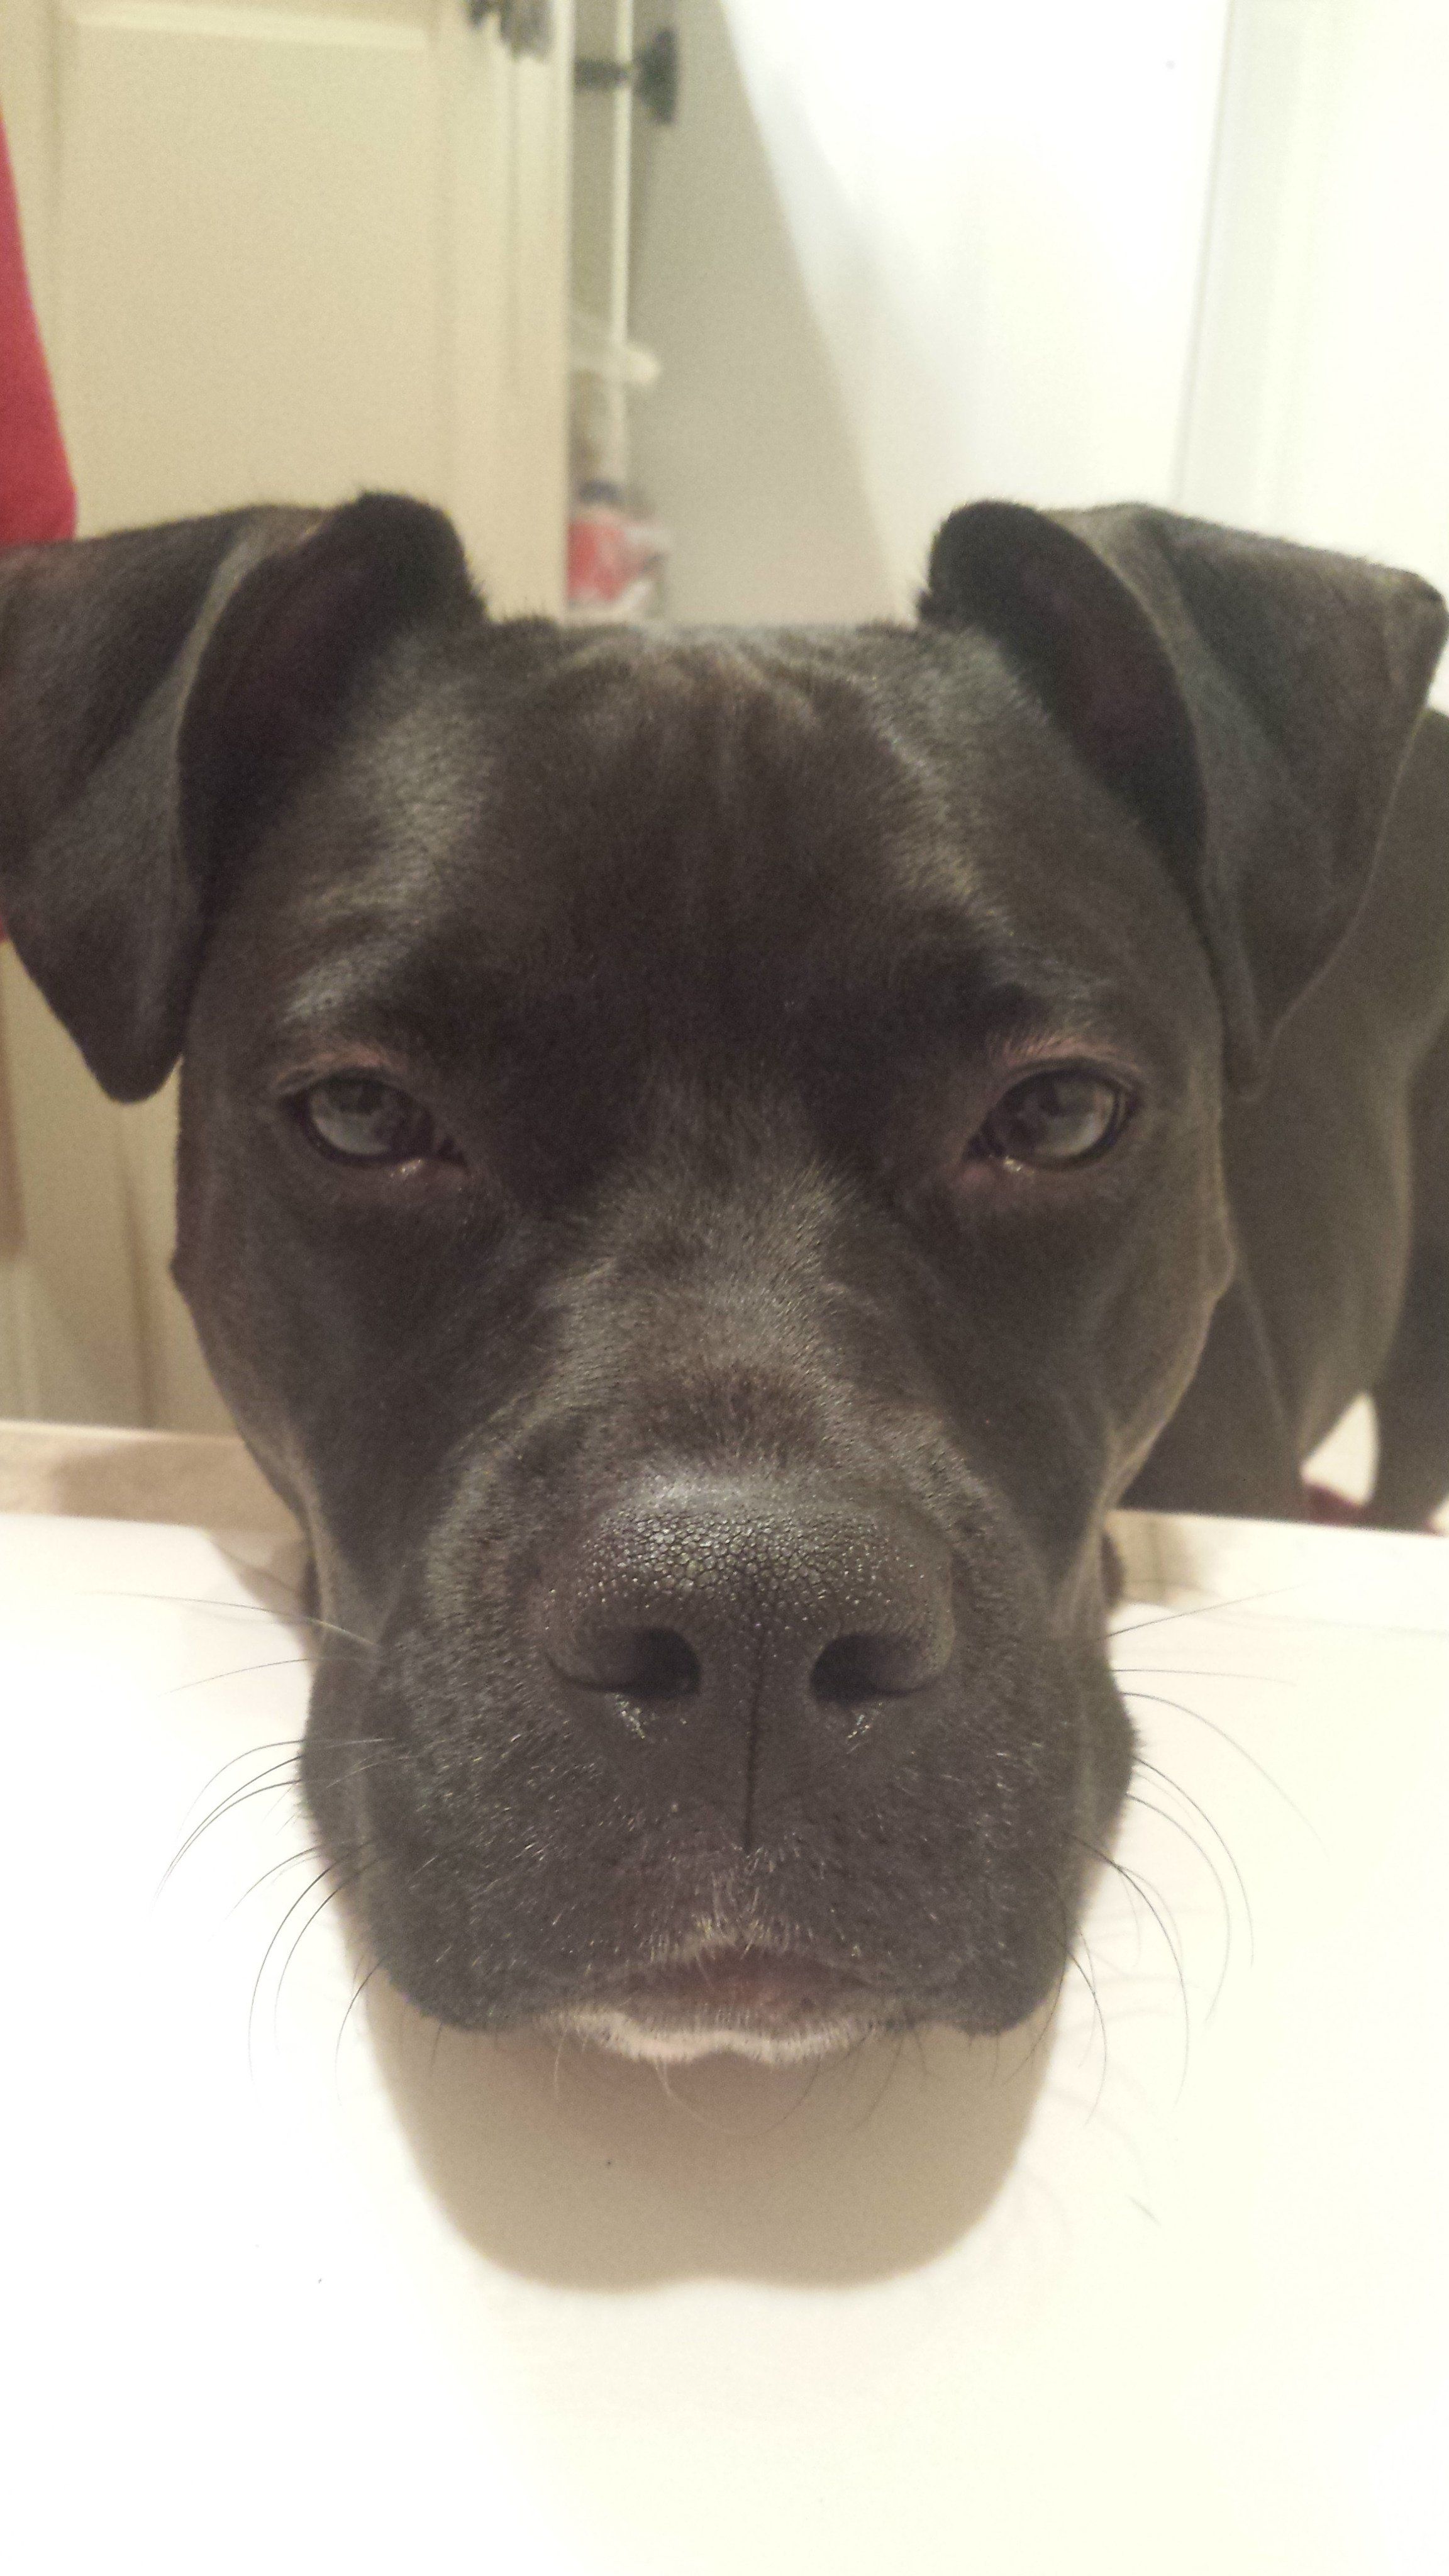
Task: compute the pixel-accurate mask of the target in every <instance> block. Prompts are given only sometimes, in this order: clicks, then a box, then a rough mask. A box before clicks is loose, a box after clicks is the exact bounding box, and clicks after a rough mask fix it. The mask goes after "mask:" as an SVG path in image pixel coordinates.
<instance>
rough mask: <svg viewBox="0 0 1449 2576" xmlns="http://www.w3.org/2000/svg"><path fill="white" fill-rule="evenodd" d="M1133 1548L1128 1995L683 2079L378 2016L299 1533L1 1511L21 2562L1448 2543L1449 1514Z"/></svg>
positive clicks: (611, 2561) (13, 2506)
mask: <svg viewBox="0 0 1449 2576" xmlns="http://www.w3.org/2000/svg"><path fill="white" fill-rule="evenodd" d="M1123 1529H1124V1534H1125V1539H1126V1545H1127V1552H1128V1558H1129V1564H1130V1568H1131V1572H1132V1587H1133V1592H1134V1595H1135V1596H1136V1597H1135V1598H1134V1599H1133V1600H1132V1601H1131V1602H1129V1603H1128V1604H1127V1605H1126V1606H1125V1607H1124V1609H1123V1611H1122V1612H1121V1614H1120V1616H1119V1626H1120V1629H1121V1632H1122V1633H1121V1635H1120V1637H1119V1640H1118V1648H1117V1653H1118V1660H1119V1663H1120V1664H1121V1666H1122V1667H1123V1670H1124V1672H1125V1673H1126V1674H1127V1675H1128V1676H1129V1679H1128V1685H1127V1686H1128V1687H1129V1688H1131V1689H1132V1690H1133V1691H1134V1692H1136V1693H1139V1694H1140V1696H1139V1697H1137V1698H1136V1699H1134V1702H1133V1706H1134V1710H1135V1713H1136V1715H1137V1717H1138V1719H1139V1722H1140V1725H1141V1730H1142V1736H1143V1749H1144V1754H1145V1756H1146V1758H1147V1760H1148V1761H1150V1762H1151V1763H1153V1764H1154V1765H1156V1766H1158V1767H1157V1769H1155V1770H1153V1771H1151V1772H1148V1771H1144V1772H1143V1773H1142V1774H1141V1776H1140V1778H1139V1782H1138V1789H1139V1792H1140V1796H1141V1800H1142V1803H1141V1804H1138V1805H1134V1806H1133V1807H1132V1808H1131V1809H1130V1810H1129V1818H1128V1823H1127V1826H1126V1829H1125V1832H1124V1834H1123V1836H1122V1839H1121V1842H1120V1845H1119V1856H1120V1858H1121V1859H1122V1861H1123V1862H1124V1864H1125V1865H1126V1867H1127V1868H1128V1869H1129V1870H1130V1871H1131V1872H1132V1874H1133V1877H1134V1879H1136V1880H1137V1881H1138V1882H1140V1886H1139V1887H1134V1886H1133V1885H1132V1884H1130V1883H1128V1882H1126V1881H1124V1880H1122V1879H1113V1878H1109V1879H1108V1880H1107V1882H1106V1885H1105V1886H1104V1888H1103V1890H1102V1892H1101V1894H1100V1895H1099V1897H1098V1899H1097V1901H1096V1904H1095V1908H1094V1911H1093V1913H1092V1916H1091V1919H1090V1921H1089V1924H1088V1927H1087V1937H1086V1940H1085V1943H1084V1944H1083V1945H1082V1947H1081V1953H1080V1955H1081V1956H1082V1959H1083V1963H1084V1966H1085V1965H1086V1964H1088V1963H1089V1964H1090V1968H1091V1972H1092V1976H1093V1980H1094V1984H1095V2000H1094V1998H1093V1995H1092V1993H1091V1992H1090V1991H1089V1988H1088V1985H1087V1983H1086V1979H1085V1977H1084V1976H1083V1975H1081V1974H1077V1973H1073V1974H1072V1976H1071V1977H1069V1979H1068V1982H1067V1985H1066V1988H1065V1990H1064V1993H1063V1997H1062V2001H1061V2005H1060V2008H1059V2011H1058V2014H1057V2017H1056V2021H1055V2023H1054V2025H1053V2027H1052V2029H1051V2031H1050V2033H1049V2034H1047V2035H1046V2036H1045V2037H1043V2038H1042V2039H1041V2040H1040V2041H1039V2044H1038V2045H1037V2046H1036V2048H1035V2050H1034V2051H1032V2050H1029V2048H1028V2045H1027V2043H1026V2041H1025V2040H1023V2039H1022V2038H1020V2037H1014V2038H1012V2039H1009V2040H1007V2041H1004V2042H1002V2043H1001V2044H1000V2045H999V2046H994V2045H993V2046H977V2047H971V2046H968V2045H967V2044H965V2043H964V2042H961V2041H958V2040H955V2039H952V2038H949V2037H946V2036H943V2035H939V2034H938V2035H933V2036H931V2037H929V2038H928V2039H927V2040H926V2041H925V2042H924V2043H923V2044H922V2045H921V2046H919V2047H917V2046H915V2045H910V2046H906V2047H904V2048H902V2049H899V2050H898V2049H897V2048H896V2047H895V2046H894V2045H892V2046H890V2047H888V2048H882V2049H879V2050H877V2051H874V2052H871V2051H867V2052H865V2053H863V2054H862V2055H861V2056H858V2057H856V2058H855V2059H852V2060H850V2061H848V2062H846V2063H844V2064H842V2065H840V2066H834V2067H827V2068H826V2069H825V2070H824V2071H822V2072H819V2073H817V2074H816V2075H815V2077H814V2079H813V2081H812V2080H810V2079H809V2078H808V2076H807V2075H805V2074H801V2073H798V2072H795V2073H790V2072H785V2073H779V2074H767V2073H765V2072H763V2071H760V2070H754V2069H750V2068H746V2067H742V2066H738V2065H735V2064H733V2063H732V2062H729V2061H717V2062H715V2063H713V2064H711V2065H707V2066H704V2067H700V2068H695V2069H686V2070H679V2071H677V2072H676V2073H675V2075H674V2077H673V2079H672V2093H671V2094H670V2095H666V2093H665V2091H664V2089H663V2087H662V2086H661V2084H660V2082H659V2081H658V2080H657V2079H656V2077H655V2076H654V2075H653V2074H652V2073H650V2072H649V2070H647V2069H642V2068H637V2067H626V2066H622V2065H616V2064H614V2063H613V2062H612V2061H609V2060H605V2059H602V2058H598V2057H591V2056H584V2055H576V2054H571V2053H566V2054H565V2055H563V2056H561V2057H557V2058H556V2057H555V2055H554V2053H553V2052H552V2051H551V2050H545V2049H542V2048H540V2047H538V2046H537V2045H535V2044H532V2043H526V2042H518V2041H515V2042H510V2043H491V2044H490V2043H482V2042H475V2041H470V2040H466V2039H461V2038H459V2037H458V2036H456V2035H453V2034H443V2035H441V2036H440V2035H439V2034H438V2033H437V2032H436V2031H435V2030H434V2029H433V2028H432V2026H431V2025H423V2024H421V2023H418V2022H416V2021H411V2020H409V2018H408V2016H407V2015H406V2014H405V2013H404V2012H403V2011H402V2010H401V2009H400V2008H398V2007H396V2006H394V2005H392V2004H390V2003H389V2001H388V1999H387V1997H386V1994H385V1992H384V1990H383V1988H382V1986H381V1981H380V1980H374V1982H373V1983H372V1985H371V1986H370V1987H368V1988H367V1990H366V1992H365V1993H364V1994H363V1995H362V1997H361V1999H360V2000H359V2001H358V2002H357V2003H356V2004H355V2006H354V2007H353V2009H352V2010H351V2011H350V2012H349V2011H348V2004H349V1998H350V1997H351V1996H352V1995H353V1992H354V1988H355V1985H356V1972H355V1970H354V1968H353V1966H352V1964H351V1962H350V1960H349V1958H348V1956H347V1954H346V1951H345V1948H344V1945H343V1942H342V1940H341V1937H340V1934H339V1930H338V1926H337V1914H336V1908H335V1907H333V1908H329V1909H328V1910H327V1911H325V1912H323V1913H321V1914H320V1915H319V1914H316V1913H315V1911H314V1909H315V1908H316V1906H317V1904H318V1902H319V1899H320V1898H321V1897H322V1896H323V1895H324V1894H325V1892H326V1891H325V1886H322V1885H317V1886H314V1885H313V1882H314V1880H315V1878H316V1873H317V1870H318V1868H319V1866H320V1864H319V1863H318V1861H317V1860H316V1859H315V1858H313V1857H311V1856H310V1853H309V1848H308V1846H309V1839H310V1838H309V1834H308V1829H307V1827H306V1824H305V1822H304V1821H303V1818H302V1816H301V1813H300V1811H299V1808H298V1806H297V1803H296V1800H295V1797H294V1795H293V1793H292V1791H291V1789H290V1788H289V1786H288V1769H287V1765H288V1763H289V1758H290V1748H291V1746H292V1744H293V1742H294V1740H295V1737H296V1735H297V1733H298V1731H299V1729H300V1726H301V1723H302V1717H303V1712H304V1705H305V1696H306V1681H307V1674H306V1669H305V1666H304V1664H303V1662H302V1661H301V1660H300V1658H301V1651H302V1650H301V1642H300V1639H301V1632H300V1631H299V1630H297V1629H295V1628H293V1627H289V1626H288V1624H287V1621H286V1617H285V1607H286V1602H287V1598H288V1595H287V1592H286V1588H285V1586H286V1580H287V1574H288V1566H289V1560H288V1551H287V1547H286V1543H285V1542H284V1541H282V1540H280V1539H279V1538H277V1537H275V1536H273V1537H270V1538H268V1537H267V1536H265V1535H264V1534H263V1533H261V1532H260V1531H258V1532H254V1533H253V1534H252V1535H251V1536H250V1537H247V1536H245V1535H243V1536H232V1537H230V1538H225V1539H220V1540H218V1539H215V1538H210V1537H206V1536H203V1535H202V1534H201V1533H199V1532H197V1531H195V1530H190V1529H187V1528H184V1527H161V1526H151V1525H148V1524H146V1523H143V1522H129V1523H125V1522H107V1521H90V1520H80V1519H74V1518H57V1517H49V1516H44V1517H42V1516H37V1517H34V1518H25V1517H22V1516H13V1517H9V1518H3V1519H0V1709H3V1724H4V1730H5V1764H4V1781H5V1795H4V1817H5V1824H4V1832H5V1841H6V1849H5V1856H4V1867H3V1871H0V1882H3V1889H4V1905H5V1911H6V1918H7V1920H6V1930H5V1957H6V1960H7V1962H8V1976H7V1981H6V1982H7V1989H8V1991H7V1994H6V2003H5V2015H4V2024H3V2028H4V2035H5V2059H6V2065H7V2071H8V2076H9V2085H8V2093H9V2102H10V2108H9V2112H8V2116H7V2118H6V2121H5V2123H4V2128H3V2145H0V2156H3V2160H4V2168H5V2171H4V2184H5V2205H6V2208H7V2211H8V2215H9V2222H10V2224H9V2238H10V2242H9V2246H8V2250H7V2253H6V2257H5V2263H4V2269H5V2273H6V2275H7V2276H8V2277H7V2283H6V2288H5V2291H4V2303H5V2310H6V2329H5V2343H6V2346H7V2348H8V2352H9V2357H10V2362H11V2367H12V2369H13V2372H14V2379H13V2384H12V2387H11V2392H10V2396H9V2398H8V2401H7V2407H6V2422H5V2435H6V2443H5V2447H6V2450H7V2452H8V2453H9V2465H8V2466H7V2468H6V2471H5V2474H4V2477H3V2480H0V2534H5V2533H7V2531H8V2539H9V2547H8V2550H7V2555H8V2557H9V2560H10V2563H11V2564H12V2565H14V2566H15V2567H16V2568H17V2569H23V2570H24V2571H25V2576H42V2571H44V2576H49V2571H52V2570H66V2571H70V2570H76V2571H81V2570H84V2571H86V2576H91V2572H92V2571H95V2570H97V2569H100V2568H102V2567H105V2568H110V2567H113V2566H115V2565H117V2564H118V2563H124V2564H135V2565H137V2566H140V2567H144V2568H146V2569H147V2570H148V2571H150V2576H172V2571H178V2576H179V2571H182V2570H186V2571H188V2576H191V2571H202V2570H204V2571H206V2576H230V2571H233V2570H235V2571H238V2576H240V2571H242V2570H246V2571H248V2572H249V2576H250V2571H254V2570H267V2571H282V2576H290V2571H293V2570H296V2571H298V2576H303V2571H306V2576H312V2571H315V2570H327V2571H331V2570H334V2569H335V2570H346V2571H348V2576H354V2572H355V2571H361V2572H362V2576H367V2572H369V2571H372V2570H374V2569H376V2570H379V2571H381V2570H387V2571H388V2576H399V2571H406V2576H411V2572H412V2571H413V2570H418V2571H432V2570H433V2569H438V2570H444V2569H446V2570H448V2571H454V2570H474V2569H477V2570H485V2569H487V2570H494V2569H496V2570H498V2571H499V2576H535V2571H536V2572H537V2576H546V2571H547V2572H548V2576H551V2571H554V2570H568V2571H571V2576H572V2572H573V2571H580V2576H582V2572H583V2571H587V2576H625V2571H627V2576H716V2571H719V2576H725V2571H728V2576H742V2571H746V2570H748V2571H751V2576H777V2571H778V2576H815V2571H817V2570H818V2571H822V2576H826V2572H827V2571H828V2576H867V2571H869V2576H877V2571H881V2570H886V2569H890V2570H896V2569H901V2570H906V2571H911V2576H914V2571H917V2570H919V2571H921V2576H926V2571H929V2576H954V2571H957V2570H961V2571H966V2570H978V2569H979V2570H981V2571H982V2576H1038V2571H1039V2572H1040V2576H1069V2571H1070V2576H1096V2571H1099V2570H1100V2571H1102V2576H1108V2571H1110V2576H1149V2571H1150V2576H1229V2571H1231V2576H1259V2571H1262V2576H1268V2571H1272V2576H1296V2571H1299V2570H1302V2571H1304V2576H1398V2572H1399V2571H1401V2570H1402V2571H1404V2576H1409V2571H1412V2576H1425V2571H1427V2570H1430V2569H1437V2568H1439V2567H1441V2566H1443V2565H1444V2564H1445V2563H1446V2559H1449V2540H1446V2533H1449V2495H1446V2470H1445V2463H1446V2460H1449V2222H1446V2218H1445V2214H1444V2211H1445V2199H1446V2191H1445V2153H1444V2135H1445V2126H1446V2116H1445V2115H1446V2111H1449V2076H1446V2057H1449V2050H1446V2028H1445V2023H1446V2014H1445V1988H1446V1968H1449V1919H1446V1917H1449V1909H1446V1883H1449V1869H1446V1863H1445V1852H1446V1847H1449V1547H1446V1546H1445V1545H1444V1543H1443V1542H1442V1541H1440V1540H1434V1539H1411V1538H1404V1539H1398V1538H1387V1537H1375V1536H1367V1535H1363V1534H1360V1533H1357V1532H1342V1531H1337V1530H1308V1529H1304V1530H1297V1529H1282V1528H1277V1529H1275V1528H1268V1527H1255V1526H1250V1525H1247V1524H1238V1523H1218V1522H1208V1521H1197V1522H1192V1521H1173V1522H1169V1521H1160V1520H1146V1519H1135V1520H1127V1521H1124V1523H1123ZM269 1764H279V1765H281V1766H282V1767H281V1768H279V1769H277V1770H276V1771H271V1772H269V1771H268V1770H267V1768H266V1766H267V1765H269ZM232 1789H235V1790H236V1791H238V1792H239V1793H241V1794H240V1795H239V1798H238V1802H237V1803H236V1804H235V1805H233V1806H232V1807H231V1808H230V1810H229V1811H228V1812H226V1813H224V1814H222V1815H221V1816H220V1817H219V1818H218V1819H217V1820H216V1821H215V1822H214V1823H212V1824H211V1825H210V1826H208V1828H207V1829H206V1830H205V1831H204V1832H203V1833H201V1835H200V1837H199V1839H197V1840H196V1841H195V1842H194V1843H193V1844H191V1845H190V1847H189V1848H188V1849H186V1851H185V1853H184V1857H182V1858H181V1860H180V1861H179V1863H178V1864H177V1866H175V1868H174V1869H172V1871H171V1874H170V1876H169V1877H165V1873H166V1871H167V1868H168V1864H169V1863H171V1862H172V1861H173V1859H174V1858H175V1855H176V1854H177V1852H178V1850H179V1849H180V1848H181V1846H182V1845H183V1843H184V1841H185V1838H186V1836H187V1834H188V1833H189V1832H190V1830H191V1828H192V1827H193V1826H194V1825H195V1824H196V1823H197V1822H198V1821H199V1820H200V1818H201V1817H203V1816H204V1815H205V1814H206V1812H207V1810H208V1808H209V1807H211V1806H212V1805H214V1804H215V1802H216V1801H217V1800H218V1799H219V1798H222V1797H223V1796H224V1795H225V1793H226V1792H227V1791H228V1790H232ZM163 1878H164V1879H165V1883H164V1885H163V1884H162V1882H163Z"/></svg>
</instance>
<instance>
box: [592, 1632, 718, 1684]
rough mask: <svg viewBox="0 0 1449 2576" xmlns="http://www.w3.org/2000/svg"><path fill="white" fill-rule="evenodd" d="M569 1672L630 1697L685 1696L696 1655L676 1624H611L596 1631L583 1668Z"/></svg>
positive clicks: (695, 1675) (695, 1679)
mask: <svg viewBox="0 0 1449 2576" xmlns="http://www.w3.org/2000/svg"><path fill="white" fill-rule="evenodd" d="M571 1678H572V1679H573V1680H574V1681H576V1682H579V1683H581V1684H582V1685H583V1686H584V1687H585V1688H586V1689H592V1690H607V1691H624V1692H626V1693H627V1694H628V1696H629V1698H630V1699H691V1698H693V1696H694V1694H695V1693H696V1692H697V1691H698V1689H699V1687H700V1680H701V1675H700V1669H699V1657H698V1655H697V1654H696V1653H695V1651H694V1648H693V1647H692V1646H691V1644H690V1642H689V1639H688V1638H687V1637H682V1636H681V1635H680V1633H679V1630H678V1629H677V1628H611V1629H607V1630H604V1631H601V1632H596V1634H595V1635H594V1637H593V1638H592V1639H591V1640H590V1647H589V1653H588V1657H587V1668H586V1670H584V1671H578V1670H576V1671H575V1672H574V1673H573V1674H572V1676H571Z"/></svg>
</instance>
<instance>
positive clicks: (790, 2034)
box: [548, 2004, 879, 2066]
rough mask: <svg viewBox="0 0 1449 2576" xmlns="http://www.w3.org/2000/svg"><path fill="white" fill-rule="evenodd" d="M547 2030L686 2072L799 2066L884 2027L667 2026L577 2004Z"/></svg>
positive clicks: (820, 2021)
mask: <svg viewBox="0 0 1449 2576" xmlns="http://www.w3.org/2000/svg"><path fill="white" fill-rule="evenodd" d="M548 2027H549V2029H550V2030H551V2031H552V2032H553V2033H554V2035H555V2036H556V2037H558V2038H560V2039H579V2040H583V2041H585V2042H587V2043H589V2044H590V2045H592V2046H593V2047H595V2048H606V2049H608V2050H610V2051H611V2052H612V2054H613V2055H614V2056H616V2057H632V2058H638V2059H643V2060H645V2061H646V2062H648V2063H650V2064H652V2065H655V2066H687V2065H691V2064H692V2063H693V2062H694V2061H695V2060H696V2059H697V2058H701V2057H719V2056H723V2055H728V2056H731V2057H748V2058H752V2059H753V2060H754V2062H755V2063H756V2065H758V2066H800V2065H803V2064H805V2063H806V2062H808V2060H810V2059H811V2058H820V2057H832V2056H837V2055H839V2053H840V2052H841V2051H842V2050H844V2049H847V2048H853V2047H854V2046H855V2045H856V2043H857V2042H858V2041H859V2040H862V2039H865V2038H867V2037H868V2035H869V2034H870V2032H871V2031H872V2030H874V2029H876V2028H878V2027H879V2025H878V2023H877V2022H876V2020H875V2019H874V2017H873V2016H872V2015H869V2014H866V2013H861V2012H841V2013H835V2014H830V2015H820V2016H812V2017H811V2018H810V2019H809V2020H802V2021H800V2022H797V2023H795V2024H793V2025H785V2026H778V2027H775V2028H772V2029H764V2028H762V2027H761V2026H760V2025H759V2024H758V2023H753V2024H752V2023H751V2022H750V2021H749V2020H747V2019H740V2020H737V2021H732V2020H725V2019H718V2020H716V2019H714V2018H710V2019H708V2020H705V2019H702V2018H701V2019H696V2020H688V2019H681V2020H678V2021H667V2022H666V2021H655V2020H653V2019H645V2018H643V2017H642V2016H641V2015H639V2014H636V2013H632V2012H630V2011H628V2010H627V2008H625V2007H623V2006H620V2005H613V2004H578V2005H575V2006H574V2007H573V2009H572V2010H570V2011H568V2012H561V2013H556V2014H553V2015H551V2016H550V2019H549V2023H548Z"/></svg>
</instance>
